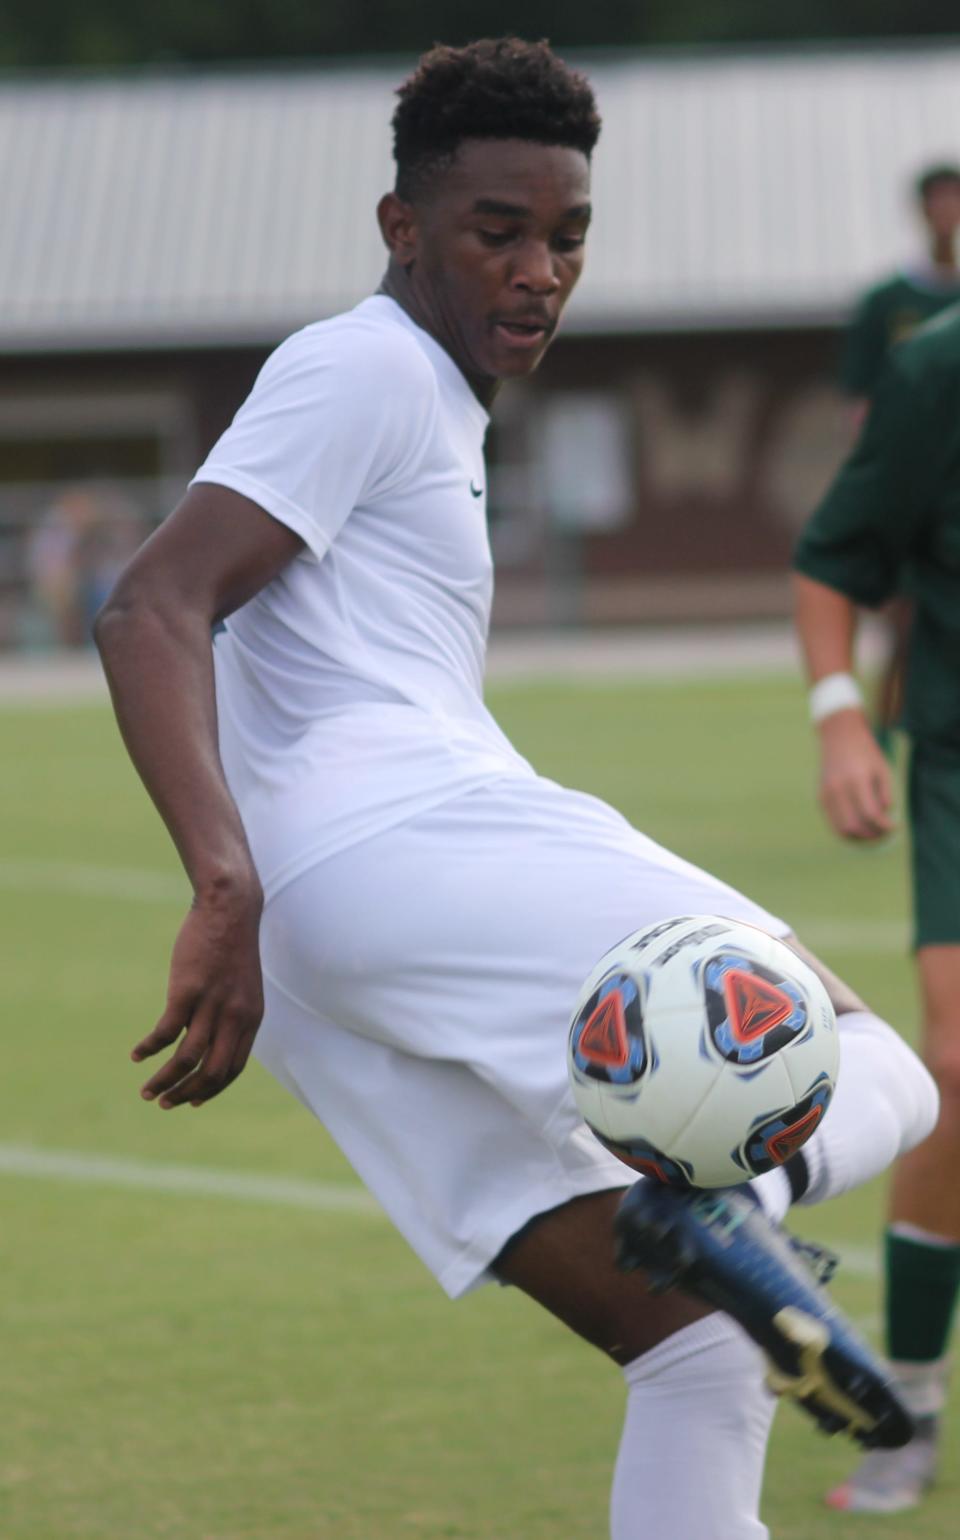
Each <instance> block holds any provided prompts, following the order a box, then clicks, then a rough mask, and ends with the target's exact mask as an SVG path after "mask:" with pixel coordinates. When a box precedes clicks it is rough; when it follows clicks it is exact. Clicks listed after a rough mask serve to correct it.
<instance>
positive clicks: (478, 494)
mask: <svg viewBox="0 0 960 1540" xmlns="http://www.w3.org/2000/svg"><path fill="white" fill-rule="evenodd" d="M470 491H471V492H472V493H473V496H474V497H482V496H483V487H475V486H474V484H473V482H472V481H471V483H470Z"/></svg>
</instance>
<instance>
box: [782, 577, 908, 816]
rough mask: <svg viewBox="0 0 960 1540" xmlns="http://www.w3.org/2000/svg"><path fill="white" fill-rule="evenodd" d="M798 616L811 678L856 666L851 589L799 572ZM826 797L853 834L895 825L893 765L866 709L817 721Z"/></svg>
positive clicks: (824, 802) (827, 807)
mask: <svg viewBox="0 0 960 1540" xmlns="http://www.w3.org/2000/svg"><path fill="white" fill-rule="evenodd" d="M793 581H794V595H795V609H794V614H795V620H796V627H797V633H798V635H799V638H800V644H801V646H802V648H803V653H804V659H805V661H806V666H807V673H808V676H809V678H810V682H811V684H816V683H817V682H818V680H821V679H826V678H828V677H829V676H830V675H831V674H851V673H852V672H853V654H854V641H855V638H856V630H857V606H856V605H855V604H854V602H853V600H852V599H849V598H848V597H847V595H846V594H843V593H840V592H839V591H838V590H837V589H835V588H830V587H828V586H827V585H826V584H825V583H819V582H817V581H815V579H813V578H811V577H807V576H806V575H805V574H803V573H800V572H797V573H794V579H793ZM817 732H818V734H819V738H820V803H821V806H822V807H823V810H824V812H825V814H826V816H827V819H828V820H829V822H830V824H831V826H832V827H833V828H834V829H835V830H836V832H837V833H838V834H841V835H843V836H844V837H845V838H847V839H854V840H874V839H880V838H881V837H882V836H883V835H885V834H889V833H890V831H891V830H892V829H893V828H894V826H895V825H894V819H893V817H892V815H891V807H892V803H893V784H892V778H891V774H890V766H889V764H888V763H887V760H886V758H885V756H884V754H883V753H882V751H881V749H880V748H879V747H878V745H877V741H876V739H875V737H874V735H873V732H872V730H871V727H870V723H869V722H868V720H867V717H866V714H865V713H864V711H863V710H862V709H860V708H859V707H856V706H851V707H848V708H846V709H845V710H842V711H835V712H833V713H832V714H831V715H830V716H828V717H825V718H824V719H823V721H821V722H820V723H819V724H818V725H817Z"/></svg>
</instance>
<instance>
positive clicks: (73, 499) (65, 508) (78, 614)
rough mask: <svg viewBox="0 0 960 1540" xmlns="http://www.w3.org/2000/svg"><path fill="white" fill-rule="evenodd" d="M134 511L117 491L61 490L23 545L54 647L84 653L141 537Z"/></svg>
mask: <svg viewBox="0 0 960 1540" xmlns="http://www.w3.org/2000/svg"><path fill="white" fill-rule="evenodd" d="M146 533H147V531H146V526H145V522H144V520H143V518H142V516H141V514H140V513H139V511H138V510H137V509H136V508H135V507H134V506H133V505H132V504H131V503H130V501H129V500H128V499H127V498H126V497H124V496H123V494H122V493H120V492H119V491H118V490H117V489H116V488H113V487H110V486H104V485H99V484H86V483H78V484H76V485H74V486H68V487H65V488H64V490H63V491H62V492H61V494H60V495H59V497H57V499H56V500H55V501H54V502H53V503H52V504H51V505H50V506H49V508H47V510H46V512H45V513H44V514H43V515H42V517H41V519H40V521H39V523H38V525H37V527H36V528H35V529H34V530H33V531H32V532H31V533H30V535H29V536H28V539H27V551H26V568H27V577H28V580H29V582H30V585H31V589H32V592H33V594H34V596H35V598H36V599H37V600H39V603H40V606H41V608H42V610H43V611H44V614H45V616H46V619H47V622H48V624H49V628H50V633H51V637H52V640H53V641H54V643H55V644H56V645H58V646H61V647H83V646H86V645H87V644H88V642H89V641H90V628H91V625H92V623H93V617H94V615H95V614H96V613H97V610H98V609H99V608H100V605H101V604H102V603H103V601H104V599H105V598H106V596H107V594H108V593H109V592H110V589H111V588H112V587H113V584H114V582H115V580H116V577H117V575H118V573H119V572H120V570H121V568H122V567H124V566H125V565H126V563H127V561H128V560H129V558H130V556H131V555H132V553H133V552H134V550H136V548H137V546H138V545H139V544H140V543H141V541H142V540H143V539H144V537H145V535H146Z"/></svg>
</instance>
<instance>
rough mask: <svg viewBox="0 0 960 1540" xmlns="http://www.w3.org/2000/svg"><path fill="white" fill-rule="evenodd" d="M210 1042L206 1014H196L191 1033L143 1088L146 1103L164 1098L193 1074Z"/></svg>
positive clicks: (208, 1023) (181, 1041)
mask: <svg viewBox="0 0 960 1540" xmlns="http://www.w3.org/2000/svg"><path fill="white" fill-rule="evenodd" d="M209 1040H210V1022H209V1017H208V1015H207V1014H206V1013H203V1014H196V1015H195V1016H194V1018H193V1020H192V1021H191V1023H190V1029H189V1031H188V1032H187V1033H186V1034H185V1035H184V1037H182V1038H181V1040H180V1042H179V1043H178V1045H177V1048H176V1050H175V1051H174V1053H173V1054H171V1056H170V1058H169V1059H168V1060H167V1062H166V1063H165V1064H164V1065H162V1067H161V1068H160V1069H158V1070H157V1072H156V1074H155V1075H151V1077H150V1079H149V1080H148V1081H147V1082H146V1083H145V1084H144V1085H143V1086H142V1087H141V1089H140V1095H141V1096H142V1097H143V1099H144V1101H154V1100H155V1099H156V1098H157V1097H158V1096H161V1097H162V1096H163V1095H165V1094H166V1093H168V1092H169V1091H170V1089H171V1088H172V1087H174V1086H176V1085H177V1084H179V1082H180V1081H182V1080H183V1079H185V1078H186V1076H187V1075H189V1074H191V1073H192V1072H193V1071H194V1070H195V1069H196V1068H197V1066H198V1065H199V1064H201V1063H202V1062H203V1058H204V1054H205V1053H206V1051H207V1044H208V1042H209Z"/></svg>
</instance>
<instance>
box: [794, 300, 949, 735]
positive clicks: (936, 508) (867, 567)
mask: <svg viewBox="0 0 960 1540" xmlns="http://www.w3.org/2000/svg"><path fill="white" fill-rule="evenodd" d="M795 565H796V567H797V570H798V571H799V572H802V573H805V574H806V576H808V577H811V578H814V579H816V581H818V582H820V583H825V584H826V585H827V586H828V587H830V588H835V589H838V590H839V592H841V593H844V594H846V595H847V597H848V598H850V599H853V600H855V601H856V602H857V603H858V604H865V605H871V606H873V605H880V604H883V603H884V601H885V600H887V599H890V598H892V597H893V596H894V594H897V593H899V592H900V591H901V590H902V588H903V587H904V584H905V582H906V586H908V588H909V592H910V595H911V598H912V600H913V604H914V617H913V630H912V634H911V643H910V656H909V660H908V665H907V675H906V681H905V689H904V726H905V727H906V728H907V730H908V731H909V732H912V733H914V734H915V735H917V736H919V737H924V738H927V739H936V740H939V741H940V742H943V743H951V744H954V745H960V304H958V305H956V306H954V307H953V309H951V310H950V311H947V312H945V313H944V314H943V315H942V316H940V317H938V319H936V320H934V321H931V322H929V323H928V324H927V325H926V326H924V327H923V328H922V329H921V330H920V331H919V332H918V333H917V335H916V336H915V337H913V338H912V339H911V340H910V341H908V342H905V343H903V344H902V345H901V346H900V347H898V348H896V349H895V350H894V352H893V354H892V355H891V357H890V360H889V362H888V363H887V366H886V368H885V369H884V371H883V373H882V375H881V377H880V382H879V384H878V386H877V388H876V391H875V392H874V396H873V400H872V403H871V407H870V411H869V413H868V416H867V420H866V422H865V424H864V427H863V431H862V433H861V435H860V437H859V439H858V441H857V443H856V445H855V447H854V449H853V452H852V454H851V455H850V458H849V459H848V460H847V462H846V464H845V465H843V466H842V468H841V470H840V472H839V474H838V475H837V477H836V478H835V480H834V482H833V484H832V486H831V487H830V488H829V490H828V491H827V494H826V496H825V497H824V499H823V501H822V502H821V503H820V506H819V507H818V508H817V509H816V511H815V512H814V514H813V516H812V517H811V519H810V521H809V523H808V524H807V526H806V528H805V530H804V531H803V534H802V535H801V537H800V541H799V544H798V546H797V551H796V556H795Z"/></svg>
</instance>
